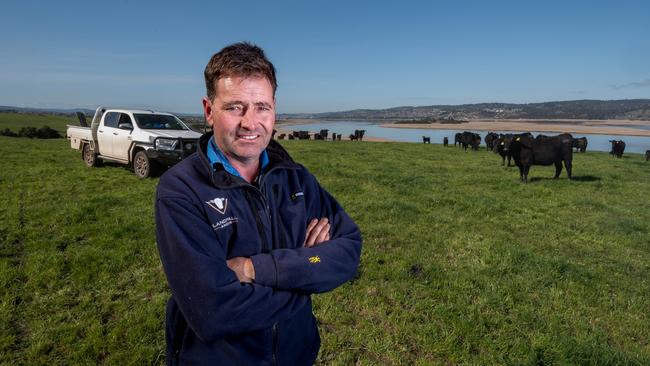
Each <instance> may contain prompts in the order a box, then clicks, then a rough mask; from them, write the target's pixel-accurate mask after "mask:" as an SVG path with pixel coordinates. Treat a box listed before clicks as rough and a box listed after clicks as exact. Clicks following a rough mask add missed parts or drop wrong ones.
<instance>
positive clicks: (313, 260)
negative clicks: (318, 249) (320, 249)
mask: <svg viewBox="0 0 650 366" xmlns="http://www.w3.org/2000/svg"><path fill="white" fill-rule="evenodd" d="M309 262H311V263H320V257H319V256H314V257H309Z"/></svg>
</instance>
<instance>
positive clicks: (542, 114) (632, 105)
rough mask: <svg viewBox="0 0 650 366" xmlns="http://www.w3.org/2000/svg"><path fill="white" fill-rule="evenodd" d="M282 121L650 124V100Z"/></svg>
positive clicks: (409, 110) (424, 109)
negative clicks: (622, 121) (627, 121)
mask: <svg viewBox="0 0 650 366" xmlns="http://www.w3.org/2000/svg"><path fill="white" fill-rule="evenodd" d="M278 117H279V118H281V119H290V118H309V119H351V120H410V119H415V120H423V119H435V120H437V121H440V120H470V119H638V120H650V99H623V100H571V101H557V102H545V103H527V104H512V103H479V104H461V105H432V106H421V107H411V106H404V107H395V108H388V109H355V110H351V111H343V112H327V113H314V114H309V113H300V114H298V113H295V114H281V115H279V116H278Z"/></svg>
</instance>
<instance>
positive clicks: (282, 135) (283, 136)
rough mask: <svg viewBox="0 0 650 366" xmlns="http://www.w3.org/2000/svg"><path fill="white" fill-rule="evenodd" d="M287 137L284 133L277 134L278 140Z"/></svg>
mask: <svg viewBox="0 0 650 366" xmlns="http://www.w3.org/2000/svg"><path fill="white" fill-rule="evenodd" d="M285 137H287V134H286V133H281V134H279V135H278V140H284V138H285Z"/></svg>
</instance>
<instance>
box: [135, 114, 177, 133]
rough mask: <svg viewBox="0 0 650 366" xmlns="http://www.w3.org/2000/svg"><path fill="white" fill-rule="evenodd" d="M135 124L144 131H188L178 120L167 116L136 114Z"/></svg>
mask: <svg viewBox="0 0 650 366" xmlns="http://www.w3.org/2000/svg"><path fill="white" fill-rule="evenodd" d="M133 115H134V116H135V123H137V124H138V127H140V128H142V129H144V130H187V129H188V128H187V126H185V124H183V122H181V121H180V120H179V119H178V118H176V117H174V116H169V115H166V114H138V113H134V114H133Z"/></svg>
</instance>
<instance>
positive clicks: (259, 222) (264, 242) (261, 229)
mask: <svg viewBox="0 0 650 366" xmlns="http://www.w3.org/2000/svg"><path fill="white" fill-rule="evenodd" d="M244 192H246V193H245V196H246V201H247V202H248V206H249V207H250V209H251V211H253V216H255V224H256V225H257V232H258V234H259V235H260V239H262V248H264V250H266V253H268V252H270V251H271V249H272V248H271V246H270V245H269V242H268V240H266V234H265V233H264V226H263V225H262V219H261V218H260V215H259V214H258V212H257V207H256V206H255V203H254V202H253V197H251V194H250V192H249V190H247V189H246V190H244ZM262 203H263V204H264V210H265V211H268V210H267V208H266V202H265V201H264V197H262Z"/></svg>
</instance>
